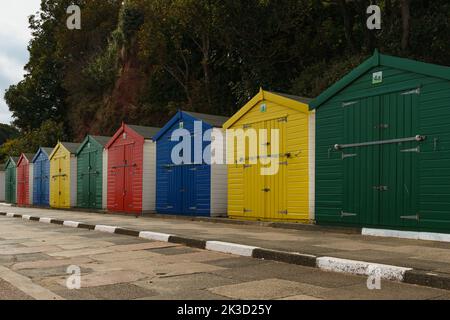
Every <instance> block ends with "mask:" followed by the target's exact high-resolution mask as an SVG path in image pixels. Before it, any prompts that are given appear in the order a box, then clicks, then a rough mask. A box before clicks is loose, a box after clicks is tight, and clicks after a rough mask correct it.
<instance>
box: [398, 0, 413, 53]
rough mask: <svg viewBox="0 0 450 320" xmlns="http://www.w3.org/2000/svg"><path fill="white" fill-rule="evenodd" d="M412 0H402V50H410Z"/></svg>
mask: <svg viewBox="0 0 450 320" xmlns="http://www.w3.org/2000/svg"><path fill="white" fill-rule="evenodd" d="M409 4H410V0H401V1H400V5H401V12H402V51H406V50H408V47H409V36H410V28H411V25H410V20H411V14H410V7H409Z"/></svg>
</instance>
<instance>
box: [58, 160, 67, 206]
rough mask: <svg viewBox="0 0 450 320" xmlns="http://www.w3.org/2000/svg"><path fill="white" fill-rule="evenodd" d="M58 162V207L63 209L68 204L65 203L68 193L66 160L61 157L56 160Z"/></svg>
mask: <svg viewBox="0 0 450 320" xmlns="http://www.w3.org/2000/svg"><path fill="white" fill-rule="evenodd" d="M58 162H59V172H60V175H59V177H58V180H59V199H58V201H59V206H62V207H65V206H69V205H70V203H67V196H68V192H69V188H70V185H69V176H68V174H67V173H68V171H69V168H68V167H67V158H66V157H65V156H64V157H61V158H59V159H58Z"/></svg>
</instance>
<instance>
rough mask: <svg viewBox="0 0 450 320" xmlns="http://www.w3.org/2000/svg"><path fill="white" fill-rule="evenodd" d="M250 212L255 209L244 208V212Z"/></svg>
mask: <svg viewBox="0 0 450 320" xmlns="http://www.w3.org/2000/svg"><path fill="white" fill-rule="evenodd" d="M250 212H253V210H249V209H244V213H250Z"/></svg>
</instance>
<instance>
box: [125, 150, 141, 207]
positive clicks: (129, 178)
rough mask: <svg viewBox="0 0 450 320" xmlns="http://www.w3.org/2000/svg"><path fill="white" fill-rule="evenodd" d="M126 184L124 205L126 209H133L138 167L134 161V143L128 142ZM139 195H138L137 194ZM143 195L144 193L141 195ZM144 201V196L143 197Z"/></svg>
mask: <svg viewBox="0 0 450 320" xmlns="http://www.w3.org/2000/svg"><path fill="white" fill-rule="evenodd" d="M124 170H125V172H124V177H125V180H124V185H123V194H124V200H123V206H124V208H125V211H129V210H132V209H133V208H134V206H133V191H134V190H133V181H134V176H135V175H136V173H135V172H136V171H137V170H139V168H137V164H136V163H135V162H134V144H128V145H126V146H125V148H124ZM136 196H138V195H136ZM140 196H141V197H142V194H141V195H140ZM141 201H142V198H141Z"/></svg>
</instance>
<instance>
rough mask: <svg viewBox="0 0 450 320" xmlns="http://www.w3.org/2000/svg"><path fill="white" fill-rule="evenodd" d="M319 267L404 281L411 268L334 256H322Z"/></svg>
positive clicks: (317, 261) (318, 263)
mask: <svg viewBox="0 0 450 320" xmlns="http://www.w3.org/2000/svg"><path fill="white" fill-rule="evenodd" d="M316 263H317V267H318V268H319V269H321V270H324V271H332V272H340V273H350V274H356V275H365V276H371V275H378V276H380V278H381V279H386V280H396V281H403V279H404V277H405V272H406V271H409V270H412V269H411V268H403V267H397V266H391V265H386V264H377V263H370V262H364V261H355V260H347V259H340V258H333V257H320V258H317V260H316Z"/></svg>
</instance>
